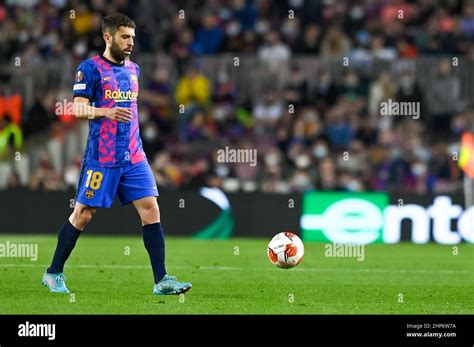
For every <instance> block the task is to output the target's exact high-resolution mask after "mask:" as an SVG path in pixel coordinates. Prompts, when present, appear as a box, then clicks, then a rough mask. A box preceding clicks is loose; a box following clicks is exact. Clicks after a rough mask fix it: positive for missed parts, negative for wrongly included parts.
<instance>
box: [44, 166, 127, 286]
mask: <svg viewBox="0 0 474 347" xmlns="http://www.w3.org/2000/svg"><path fill="white" fill-rule="evenodd" d="M119 180H120V170H119V169H117V168H96V167H88V166H83V167H82V169H81V176H80V178H79V183H78V187H77V195H76V205H75V207H74V211H73V213H72V214H71V215H70V216H69V218H68V220H67V221H66V223H64V225H63V226H62V227H61V229H60V230H59V234H58V242H57V245H56V250H55V251H54V256H53V261H52V262H51V265H50V267H49V268H48V269H47V270H46V272H45V274H44V275H43V281H42V282H43V284H44V285H45V286H46V287H48V288H49V289H50V291H51V292H61V293H68V292H69V291H68V289H67V288H66V285H65V283H64V280H65V278H64V274H63V271H64V264H65V263H66V261H67V259H68V258H69V256H70V255H71V252H72V250H73V249H74V247H75V245H76V242H77V239H78V238H79V236H80V234H81V232H82V231H83V230H84V228H85V227H86V225H87V224H88V223H89V222H90V221H91V219H92V217H93V216H94V214H95V212H96V208H97V207H110V206H111V205H112V202H113V198H114V196H115V192H116V190H117V186H118V182H119Z"/></svg>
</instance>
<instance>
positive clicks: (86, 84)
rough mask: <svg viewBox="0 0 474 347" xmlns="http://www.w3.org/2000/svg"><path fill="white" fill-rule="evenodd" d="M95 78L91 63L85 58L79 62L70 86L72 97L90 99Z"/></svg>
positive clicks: (94, 70)
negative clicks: (72, 83)
mask: <svg viewBox="0 0 474 347" xmlns="http://www.w3.org/2000/svg"><path fill="white" fill-rule="evenodd" d="M95 79H96V69H95V68H94V65H93V64H91V63H90V62H89V61H87V60H86V61H83V62H82V63H81V64H79V66H78V67H77V70H76V75H75V76H74V85H73V87H72V90H73V95H74V97H76V96H81V97H83V98H87V99H89V100H91V99H92V97H93V95H94V86H95Z"/></svg>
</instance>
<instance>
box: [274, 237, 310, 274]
mask: <svg viewBox="0 0 474 347" xmlns="http://www.w3.org/2000/svg"><path fill="white" fill-rule="evenodd" d="M267 254H268V259H269V260H270V261H271V262H272V264H274V265H276V266H277V267H279V268H282V269H290V268H292V267H295V266H296V265H298V264H299V263H300V262H301V260H302V259H303V256H304V245H303V242H302V241H301V239H300V238H299V237H298V236H297V235H296V234H294V233H292V232H290V231H285V232H282V233H279V234H276V235H275V236H274V237H273V238H272V239H271V241H270V243H269V244H268V250H267Z"/></svg>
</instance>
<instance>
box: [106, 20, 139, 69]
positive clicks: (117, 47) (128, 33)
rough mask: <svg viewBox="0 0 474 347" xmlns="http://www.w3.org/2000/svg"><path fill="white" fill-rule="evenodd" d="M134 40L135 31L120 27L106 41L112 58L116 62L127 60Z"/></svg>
mask: <svg viewBox="0 0 474 347" xmlns="http://www.w3.org/2000/svg"><path fill="white" fill-rule="evenodd" d="M134 40H135V29H132V28H127V27H123V26H121V27H120V28H119V30H117V31H116V32H115V34H114V35H113V36H111V37H109V40H107V43H108V44H109V47H110V54H111V55H112V57H113V58H114V59H115V60H116V61H123V60H125V58H128V57H129V56H130V54H131V53H132V50H133V45H134Z"/></svg>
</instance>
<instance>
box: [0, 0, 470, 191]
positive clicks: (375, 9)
mask: <svg viewBox="0 0 474 347" xmlns="http://www.w3.org/2000/svg"><path fill="white" fill-rule="evenodd" d="M400 11H401V12H400ZM111 12H122V13H124V14H126V15H128V16H130V17H131V18H132V19H134V20H135V21H136V23H137V29H136V43H135V49H134V52H133V54H132V60H134V61H136V62H137V63H138V64H139V65H140V66H141V75H140V95H139V116H140V124H141V134H142V139H143V144H144V148H145V152H146V154H147V156H148V160H149V162H150V164H151V165H152V168H153V170H154V174H155V177H156V180H157V182H158V184H159V187H160V189H170V190H194V189H197V188H198V187H202V186H208V187H218V188H221V189H222V190H224V191H225V192H268V193H286V194H288V193H300V192H305V191H309V190H316V191H318V190H328V191H350V192H364V191H386V192H400V193H403V192H410V193H415V194H419V195H423V194H427V193H434V194H451V193H459V192H462V190H463V175H464V173H463V171H462V170H461V169H460V168H459V166H458V163H457V156H458V154H459V150H460V143H461V134H462V133H463V132H464V131H466V130H474V129H472V125H473V124H474V98H473V91H474V88H473V84H474V2H473V1H469V0H465V1H462V0H445V1H441V0H439V1H437V0H420V1H398V0H393V1H388V0H387V1H383V0H382V1H370V0H368V1H356V0H354V1H352V0H351V1H349V0H348V1H340V0H338V1H335V0H320V1H318V0H312V1H308V0H286V1H271V0H255V1H247V0H220V1H219V0H209V1H204V0H202V1H191V0H187V1H175V0H173V1H171V0H161V1H160V0H158V1H152V0H140V1H126V0H112V1H105V0H91V1H73V0H71V1H66V0H50V1H47V0H43V1H40V0H38V1H36V0H16V1H15V0H3V1H0V42H1V45H0V77H1V78H0V190H19V189H20V190H33V191H67V190H74V189H75V187H76V184H77V181H78V177H79V170H80V164H81V160H82V154H83V149H84V146H85V142H86V138H87V131H88V124H87V122H85V121H80V120H75V119H74V117H73V116H72V115H70V112H68V110H67V109H66V110H61V108H59V107H60V106H61V105H64V104H65V103H66V102H69V101H72V83H73V78H74V73H75V69H76V67H77V65H78V64H79V63H80V62H81V61H82V60H83V59H86V58H88V57H91V56H94V55H96V54H99V53H101V52H102V51H103V47H104V43H103V39H102V36H101V31H100V21H101V17H102V16H104V15H106V14H108V13H111ZM400 16H401V17H400ZM389 99H391V100H393V101H400V102H405V101H411V102H419V103H420V107H421V115H420V117H419V119H414V118H413V117H409V116H381V114H380V105H381V102H383V101H387V100H389ZM180 105H184V107H182V108H180ZM58 110H59V111H58ZM225 146H229V147H231V148H255V149H257V153H258V165H256V166H255V167H251V166H249V165H248V163H241V164H233V163H219V162H217V159H216V151H217V150H218V149H220V148H224V147H225Z"/></svg>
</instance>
